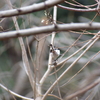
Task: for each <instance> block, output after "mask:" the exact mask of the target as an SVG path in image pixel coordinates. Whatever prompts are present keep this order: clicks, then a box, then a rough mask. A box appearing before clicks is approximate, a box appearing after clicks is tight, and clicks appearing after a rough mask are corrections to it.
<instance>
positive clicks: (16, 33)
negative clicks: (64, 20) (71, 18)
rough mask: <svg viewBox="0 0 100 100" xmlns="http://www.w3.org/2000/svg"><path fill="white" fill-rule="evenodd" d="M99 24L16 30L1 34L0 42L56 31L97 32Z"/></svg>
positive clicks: (59, 25) (58, 25)
mask: <svg viewBox="0 0 100 100" xmlns="http://www.w3.org/2000/svg"><path fill="white" fill-rule="evenodd" d="M99 29H100V23H91V24H89V23H70V24H56V25H48V26H42V27H34V28H29V29H23V30H17V31H9V32H2V33H1V34H0V40H3V39H7V38H16V37H21V36H22V37H23V36H29V35H37V34H44V33H47V34H50V32H53V31H55V32H57V31H69V30H99Z"/></svg>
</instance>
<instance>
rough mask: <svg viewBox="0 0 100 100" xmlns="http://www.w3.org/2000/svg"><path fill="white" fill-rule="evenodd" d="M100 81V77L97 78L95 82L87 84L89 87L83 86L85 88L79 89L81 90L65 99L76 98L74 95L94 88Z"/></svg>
mask: <svg viewBox="0 0 100 100" xmlns="http://www.w3.org/2000/svg"><path fill="white" fill-rule="evenodd" d="M99 83H100V79H97V80H96V81H95V82H94V83H92V84H90V85H89V86H87V87H85V88H83V89H81V90H79V91H77V92H75V93H73V94H71V95H69V96H67V97H65V99H64V100H70V99H72V98H74V97H76V96H78V95H81V94H83V93H85V92H86V91H88V90H90V89H92V88H94V87H95V86H96V85H98V84H99Z"/></svg>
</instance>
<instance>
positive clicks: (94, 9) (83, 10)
mask: <svg viewBox="0 0 100 100" xmlns="http://www.w3.org/2000/svg"><path fill="white" fill-rule="evenodd" d="M58 7H59V8H62V9H65V10H70V11H77V12H95V11H98V10H97V8H89V9H80V8H79V9H77V8H71V7H66V6H62V5H58Z"/></svg>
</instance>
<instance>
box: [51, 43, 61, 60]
mask: <svg viewBox="0 0 100 100" xmlns="http://www.w3.org/2000/svg"><path fill="white" fill-rule="evenodd" d="M50 47H51V48H50V52H51V53H52V61H57V59H58V58H59V56H60V50H59V49H58V48H57V47H55V46H53V45H52V44H50Z"/></svg>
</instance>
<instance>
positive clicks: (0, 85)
mask: <svg viewBox="0 0 100 100" xmlns="http://www.w3.org/2000/svg"><path fill="white" fill-rule="evenodd" d="M0 87H2V88H3V89H5V90H6V91H8V92H10V93H11V94H13V95H14V96H17V97H19V98H22V99H24V100H34V99H31V98H27V97H24V96H21V95H19V94H17V93H15V92H13V91H11V90H9V89H8V88H7V87H5V86H4V85H2V84H0Z"/></svg>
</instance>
